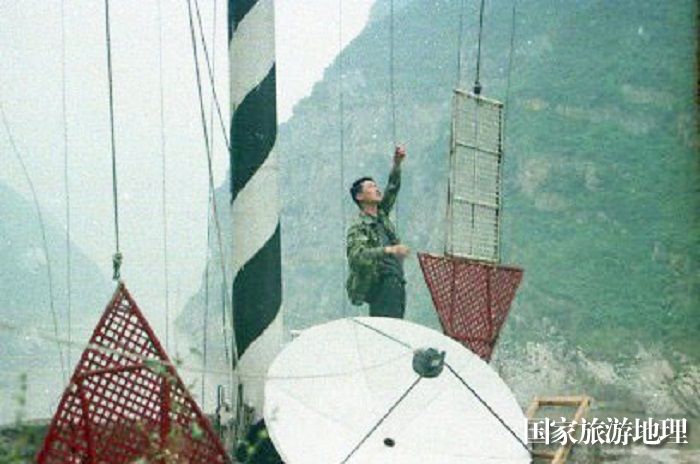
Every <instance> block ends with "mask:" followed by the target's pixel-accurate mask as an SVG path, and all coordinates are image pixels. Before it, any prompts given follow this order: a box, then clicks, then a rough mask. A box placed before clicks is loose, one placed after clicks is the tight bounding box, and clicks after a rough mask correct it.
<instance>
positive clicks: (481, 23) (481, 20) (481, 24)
mask: <svg viewBox="0 0 700 464" xmlns="http://www.w3.org/2000/svg"><path fill="white" fill-rule="evenodd" d="M484 3H485V1H484V0H481V6H480V7H479V39H478V41H477V48H476V50H477V51H476V80H475V81H474V93H475V94H477V95H479V94H481V83H480V82H479V73H480V71H481V35H482V32H483V29H484Z"/></svg>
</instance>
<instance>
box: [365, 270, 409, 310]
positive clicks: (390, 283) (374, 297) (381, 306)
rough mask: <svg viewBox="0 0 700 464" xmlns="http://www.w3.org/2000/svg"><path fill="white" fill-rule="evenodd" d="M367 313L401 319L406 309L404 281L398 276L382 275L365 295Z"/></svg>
mask: <svg viewBox="0 0 700 464" xmlns="http://www.w3.org/2000/svg"><path fill="white" fill-rule="evenodd" d="M367 303H369V315H370V316H372V317H393V318H397V319H403V315H404V312H405V311H406V283H405V282H404V281H403V279H401V278H400V277H398V276H393V275H387V276H382V277H381V278H380V279H379V282H377V284H376V285H375V286H374V288H373V289H372V290H371V291H370V293H369V295H368V296H367Z"/></svg>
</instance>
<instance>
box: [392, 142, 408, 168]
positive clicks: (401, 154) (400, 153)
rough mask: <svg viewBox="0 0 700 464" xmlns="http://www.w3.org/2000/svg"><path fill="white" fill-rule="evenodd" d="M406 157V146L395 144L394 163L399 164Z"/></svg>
mask: <svg viewBox="0 0 700 464" xmlns="http://www.w3.org/2000/svg"><path fill="white" fill-rule="evenodd" d="M405 158H406V146H405V145H396V148H395V149H394V165H395V166H399V165H401V163H402V162H403V160H404V159H405Z"/></svg>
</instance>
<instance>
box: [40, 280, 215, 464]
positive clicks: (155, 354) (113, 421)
mask: <svg viewBox="0 0 700 464" xmlns="http://www.w3.org/2000/svg"><path fill="white" fill-rule="evenodd" d="M139 459H142V460H143V461H144V462H187V463H198V462H206V463H210V462H211V463H224V462H228V457H227V455H226V453H225V451H224V448H223V446H222V445H221V442H220V441H219V439H218V437H217V436H216V434H215V433H214V432H213V430H212V429H211V426H210V425H209V422H208V421H207V419H206V417H205V416H204V415H203V414H202V412H201V411H200V409H199V407H198V406H197V404H196V403H195V402H194V400H193V399H192V397H191V396H190V394H189V392H188V391H187V389H186V387H185V386H184V384H183V383H182V380H181V379H180V377H179V376H178V375H177V372H176V371H175V369H174V368H173V366H172V364H171V363H170V360H169V359H168V356H167V354H166V353H165V351H164V350H163V348H162V346H161V345H160V342H159V341H158V339H157V338H156V336H155V334H154V332H153V330H152V329H151V327H150V325H149V324H148V322H147V321H146V319H145V318H144V316H143V314H142V313H141V311H140V310H139V308H138V306H137V305H136V303H135V302H134V300H133V299H132V298H131V296H130V295H129V292H128V291H127V290H126V288H125V287H124V285H123V284H121V283H120V284H119V286H118V288H117V290H116V292H115V293H114V296H113V297H112V300H111V301H110V303H109V304H108V305H107V308H106V309H105V312H104V314H103V315H102V318H101V319H100V321H99V322H98V324H97V326H96V328H95V330H94V332H93V334H92V337H91V338H90V343H89V345H88V347H87V348H86V349H85V351H83V354H82V356H81V357H80V361H79V363H78V365H77V367H76V369H75V371H74V373H73V376H72V377H71V381H70V384H69V385H68V387H67V388H66V390H65V392H64V393H63V397H62V398H61V402H60V403H59V406H58V409H57V411H56V414H55V415H54V417H53V420H52V422H51V425H50V427H49V430H48V433H47V435H46V438H45V440H44V444H43V447H42V449H41V451H40V452H39V455H38V456H37V460H38V462H39V463H46V464H49V463H95V464H96V463H110V464H112V463H114V464H116V463H132V462H135V461H137V460H139Z"/></svg>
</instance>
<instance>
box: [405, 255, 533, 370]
mask: <svg viewBox="0 0 700 464" xmlns="http://www.w3.org/2000/svg"><path fill="white" fill-rule="evenodd" d="M418 261H419V262H420V266H421V269H422V270H423V276H424V277H425V282H426V283H427V284H428V289H429V290H430V295H431V297H432V299H433V304H434V305H435V309H436V310H437V313H438V316H439V318H440V323H441V324H442V329H443V331H444V332H445V334H446V335H448V336H450V337H452V338H454V339H455V340H458V341H460V342H462V343H463V344H464V345H465V346H467V348H469V349H470V350H472V351H473V352H474V353H476V354H477V355H479V356H481V358H482V359H484V360H486V361H489V360H490V359H491V354H492V352H493V347H494V345H495V343H496V340H497V338H498V333H499V332H500V330H501V327H502V326H503V323H504V322H505V320H506V317H508V311H509V310H510V304H511V302H512V301H513V298H514V297H515V292H516V291H517V289H518V285H520V281H521V280H522V276H523V271H522V269H517V268H513V267H505V266H497V265H493V264H485V263H481V262H475V261H470V260H467V259H464V258H457V257H453V256H435V255H430V254H427V253H418Z"/></svg>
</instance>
